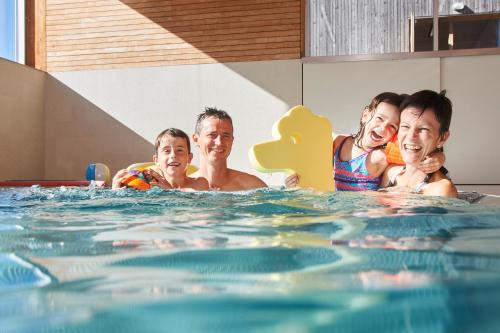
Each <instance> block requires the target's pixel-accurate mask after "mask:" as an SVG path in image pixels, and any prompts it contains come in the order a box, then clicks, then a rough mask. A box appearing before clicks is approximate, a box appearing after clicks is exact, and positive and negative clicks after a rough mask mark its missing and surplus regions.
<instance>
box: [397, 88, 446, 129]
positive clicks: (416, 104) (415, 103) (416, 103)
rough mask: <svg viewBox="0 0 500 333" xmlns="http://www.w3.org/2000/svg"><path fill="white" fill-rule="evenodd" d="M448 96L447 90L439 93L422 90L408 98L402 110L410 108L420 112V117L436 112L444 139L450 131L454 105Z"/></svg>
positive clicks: (402, 104)
mask: <svg viewBox="0 0 500 333" xmlns="http://www.w3.org/2000/svg"><path fill="white" fill-rule="evenodd" d="M445 95H446V90H442V91H441V92H440V93H437V92H435V91H432V90H421V91H417V92H416V93H414V94H412V95H409V96H407V97H406V98H405V99H404V101H403V103H401V110H404V109H406V108H409V107H413V108H416V109H418V110H420V115H419V116H421V115H422V113H424V111H425V110H431V111H432V112H434V115H435V116H436V119H437V121H438V122H439V135H440V136H441V137H443V135H445V133H446V132H448V131H449V130H450V123H451V114H452V104H451V101H450V99H449V98H448V97H446V96H445Z"/></svg>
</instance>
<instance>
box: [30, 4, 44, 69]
mask: <svg viewBox="0 0 500 333" xmlns="http://www.w3.org/2000/svg"><path fill="white" fill-rule="evenodd" d="M25 11H26V47H25V50H26V51H25V52H26V65H28V66H31V67H34V68H36V69H39V70H43V71H45V70H46V69H47V52H46V36H47V34H46V27H45V19H46V0H25Z"/></svg>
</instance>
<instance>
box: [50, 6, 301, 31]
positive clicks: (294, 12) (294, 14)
mask: <svg viewBox="0 0 500 333" xmlns="http://www.w3.org/2000/svg"><path fill="white" fill-rule="evenodd" d="M278 14H279V16H277V15H278ZM298 14H300V8H299V7H290V8H287V9H284V10H283V9H275V10H265V11H262V12H257V13H256V15H252V16H240V15H238V16H234V17H233V16H231V15H228V16H226V17H224V18H223V19H221V18H220V17H218V18H208V17H202V16H198V17H190V18H189V19H179V20H176V21H173V20H172V19H171V18H170V17H159V18H157V21H155V22H154V23H153V22H150V21H142V20H133V21H126V23H125V24H122V23H121V22H116V24H114V25H109V24H106V25H103V26H98V27H88V26H87V25H86V24H85V23H82V24H81V25H80V26H78V27H74V28H73V29H60V28H59V29H55V28H53V27H51V26H47V37H51V36H61V35H68V34H89V33H94V32H110V31H128V30H137V29H147V28H156V29H161V30H162V31H165V29H167V30H168V31H179V30H178V29H181V28H185V27H188V28H189V29H182V30H181V31H190V30H202V29H203V27H205V28H211V27H208V26H210V25H213V26H217V25H219V26H227V28H228V29H230V28H233V27H236V28H237V27H241V26H242V25H244V26H249V25H250V26H251V25H257V24H266V21H268V22H269V23H271V24H272V23H274V22H276V21H277V22H283V23H286V22H285V20H295V21H296V22H298V24H299V25H300V19H299V17H298ZM277 18H278V19H277ZM134 22H137V23H134ZM200 22H202V24H203V25H200V24H199V23H200ZM273 25H274V24H273ZM200 27H201V28H200ZM299 27H300V26H299Z"/></svg>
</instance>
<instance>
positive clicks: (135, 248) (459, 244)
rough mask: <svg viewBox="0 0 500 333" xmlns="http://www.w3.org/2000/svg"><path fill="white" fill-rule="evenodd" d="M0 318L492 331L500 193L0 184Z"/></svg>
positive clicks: (36, 322)
mask: <svg viewBox="0 0 500 333" xmlns="http://www.w3.org/2000/svg"><path fill="white" fill-rule="evenodd" d="M0 247H1V249H0V295H1V297H0V331H1V332H32V331H43V332H112V331H116V332H138V331H139V332H163V331H172V332H193V331H203V332H207V331H209V332H211V331H237V332H248V331H259V332H285V331H286V332H311V331H312V332H316V331H317V332H322V331H325V332H332V331H339V332H445V331H449V332H459V331H460V332H467V331H471V332H472V331H481V332H496V331H498V330H499V329H500V316H498V313H499V312H498V308H499V306H500V206H499V205H484V204H481V203H479V204H469V203H468V202H466V201H462V200H448V199H436V198H424V197H420V196H415V195H400V194H395V193H365V194H356V193H341V192H336V193H331V194H322V195H318V194H313V193H310V192H307V191H282V190H276V189H266V190H259V191H254V192H245V193H243V192H242V193H182V192H176V191H160V190H152V191H149V192H136V191H111V190H102V189H90V190H87V189H75V188H57V189H42V188H37V187H32V188H23V189H16V190H10V189H3V190H0Z"/></svg>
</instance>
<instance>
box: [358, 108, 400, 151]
mask: <svg viewBox="0 0 500 333" xmlns="http://www.w3.org/2000/svg"><path fill="white" fill-rule="evenodd" d="M399 115H400V112H399V108H398V107H397V106H394V105H392V104H389V103H385V102H381V103H380V104H379V105H378V106H377V107H376V108H375V110H373V111H371V112H370V111H368V110H365V111H364V112H363V116H362V117H361V122H362V123H363V124H365V132H364V134H363V138H362V139H361V144H362V147H363V148H367V149H373V148H376V147H379V146H382V145H385V144H386V143H387V142H389V141H390V140H391V139H392V138H393V137H394V135H395V134H396V133H397V131H398V127H399Z"/></svg>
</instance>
